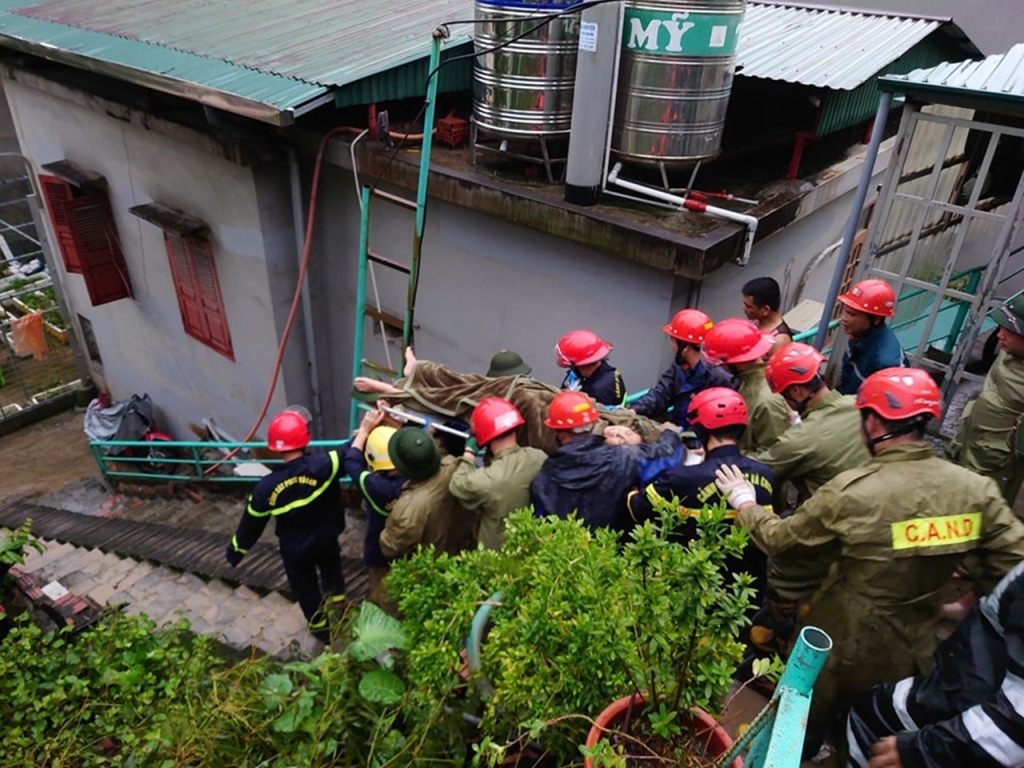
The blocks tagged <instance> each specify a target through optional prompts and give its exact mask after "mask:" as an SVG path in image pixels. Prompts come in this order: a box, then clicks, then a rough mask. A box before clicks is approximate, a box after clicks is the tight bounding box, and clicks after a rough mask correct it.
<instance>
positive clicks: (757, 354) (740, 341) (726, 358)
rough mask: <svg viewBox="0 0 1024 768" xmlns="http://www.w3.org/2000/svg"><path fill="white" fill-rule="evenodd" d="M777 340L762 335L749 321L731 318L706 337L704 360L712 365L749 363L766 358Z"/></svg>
mask: <svg viewBox="0 0 1024 768" xmlns="http://www.w3.org/2000/svg"><path fill="white" fill-rule="evenodd" d="M774 343H775V339H774V338H772V337H771V336H769V335H768V334H766V333H761V331H759V330H758V329H757V326H756V325H754V324H753V323H752V322H750V321H749V320H744V319H742V318H739V317H730V318H728V319H727V320H723V321H722V322H720V323H718V324H717V325H715V327H714V328H712V329H711V330H710V331H708V332H707V334H705V336H704V359H705V360H707V361H708V362H709V363H710V364H711V365H721V364H722V363H749V362H750V361H752V360H757V359H758V358H761V357H764V356H765V353H767V352H768V350H769V349H771V348H772V344H774Z"/></svg>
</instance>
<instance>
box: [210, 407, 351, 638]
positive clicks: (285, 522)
mask: <svg viewBox="0 0 1024 768" xmlns="http://www.w3.org/2000/svg"><path fill="white" fill-rule="evenodd" d="M309 442H310V432H309V417H308V415H306V414H304V413H300V412H297V411H296V410H286V411H282V412H281V413H279V414H277V416H275V417H274V418H273V419H272V420H271V422H270V426H269V427H268V428H267V447H268V448H269V449H270V450H271V451H273V452H275V453H277V454H279V455H280V456H281V459H282V460H283V461H284V464H282V465H281V466H279V467H277V468H275V469H274V470H273V471H272V472H271V473H270V474H269V475H265V476H264V477H262V478H260V481H259V482H258V483H256V487H255V488H253V490H252V493H251V494H250V495H249V500H248V503H247V504H246V507H245V512H244V514H243V515H242V519H241V521H240V522H239V524H238V529H237V530H236V531H235V535H234V536H232V537H231V543H230V544H228V547H227V551H226V552H225V558H226V559H227V561H228V563H230V564H231V565H232V566H236V565H238V564H239V563H240V562H241V561H242V558H243V557H245V555H246V553H247V552H248V551H249V549H250V547H252V545H253V544H255V543H256V542H257V541H258V540H259V538H260V536H261V535H262V534H263V530H264V529H265V528H266V527H267V521H269V520H270V518H272V517H273V518H274V521H275V532H276V533H277V538H278V542H279V544H280V550H281V562H282V563H283V564H284V572H285V576H286V577H287V578H288V587H289V588H290V589H291V591H292V594H294V595H295V599H296V600H297V601H298V603H299V607H300V608H301V609H302V613H303V615H304V616H305V617H306V623H307V625H308V626H309V631H310V633H311V634H312V635H313V636H314V637H315V638H316V639H317V640H320V641H321V642H322V643H324V644H327V643H329V642H330V639H331V638H330V631H329V628H328V623H327V615H326V614H325V613H324V612H323V610H322V608H323V603H324V593H326V594H327V602H328V603H329V604H331V605H335V606H337V605H340V604H343V603H344V600H345V577H344V575H343V574H342V570H341V548H340V547H339V546H338V536H339V535H341V532H342V531H344V530H345V508H344V505H343V504H342V500H341V486H340V485H339V484H338V478H339V476H340V475H341V459H340V457H339V456H338V452H337V451H328V452H327V453H323V454H315V455H307V454H306V446H308V445H309ZM321 585H322V586H323V592H321Z"/></svg>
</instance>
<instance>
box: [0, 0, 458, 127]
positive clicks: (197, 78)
mask: <svg viewBox="0 0 1024 768" xmlns="http://www.w3.org/2000/svg"><path fill="white" fill-rule="evenodd" d="M472 17H473V2H472V0H407V1H406V2H405V3H403V4H402V6H401V8H400V9H396V8H395V6H394V4H392V3H386V2H367V1H366V0H335V1H334V2H328V1H327V0H244V1H242V0H176V1H175V0H50V1H49V2H42V3H38V2H24V0H22V2H18V0H0V44H2V45H6V46H10V47H14V48H17V49H19V50H24V51H27V52H30V53H33V54H35V55H40V56H44V57H46V58H50V59H54V60H58V61H63V62H65V63H68V64H71V65H72V66H76V67H79V68H83V69H89V70H93V71H97V72H101V73H103V74H108V75H112V76H114V77H121V78H123V79H127V80H131V81H134V82H138V83H140V84H142V85H145V86H147V87H153V88H157V89H158V90H164V91H167V92H170V93H176V94H179V95H183V96H186V97H187V98H192V99H194V100H196V101H200V102H202V103H207V104H211V105H213V106H218V107H221V108H224V109H228V110H230V111H233V112H238V113H240V114H246V115H248V116H250V117H254V118H256V119H262V120H268V121H270V122H277V123H282V122H289V115H288V114H287V113H289V112H290V111H292V110H296V109H297V108H298V107H300V106H301V105H303V104H307V103H309V102H311V101H313V100H316V99H319V98H323V97H325V94H327V93H329V92H330V91H332V90H335V89H337V88H339V87H342V86H345V85H347V84H349V83H354V82H357V81H359V80H363V79H365V78H367V77H371V76H373V75H377V74H379V73H381V72H386V71H389V70H391V69H394V68H395V67H399V66H401V65H403V64H407V63H409V62H411V61H415V60H418V59H422V58H424V57H426V56H427V55H428V54H429V52H430V35H431V32H432V31H433V30H434V29H435V28H436V27H437V26H438V25H439V24H440V23H442V22H445V21H451V20H454V19H471V18H472ZM471 30H472V28H471V27H469V26H460V27H456V28H454V30H453V31H454V33H455V34H456V35H458V34H460V33H461V35H462V37H461V39H463V40H469V35H470V34H471ZM454 39H455V40H458V39H460V38H459V37H455V38H454ZM421 86H422V84H421V83H417V87H418V88H420V87H421ZM275 111H276V112H275Z"/></svg>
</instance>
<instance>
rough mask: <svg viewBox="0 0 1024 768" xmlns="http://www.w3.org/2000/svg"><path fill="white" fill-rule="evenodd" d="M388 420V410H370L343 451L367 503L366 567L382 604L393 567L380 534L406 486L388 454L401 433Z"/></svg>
mask: <svg viewBox="0 0 1024 768" xmlns="http://www.w3.org/2000/svg"><path fill="white" fill-rule="evenodd" d="M386 417H387V415H386V414H385V413H384V411H381V410H373V411H368V412H367V413H366V415H364V416H363V419H362V421H361V422H360V424H359V429H357V430H356V433H355V434H354V435H353V436H352V440H351V441H350V442H349V443H348V444H346V445H345V446H344V447H343V449H342V451H343V452H342V461H343V466H344V468H345V474H347V475H348V476H349V477H350V478H351V479H352V482H354V483H355V484H356V486H357V487H358V488H359V492H360V493H361V494H362V497H363V499H364V501H365V502H366V536H365V538H364V540H363V564H364V565H365V566H366V571H367V576H368V587H369V596H370V602H373V603H377V604H378V605H380V604H381V603H382V602H383V601H384V600H386V597H387V595H386V592H384V588H383V581H384V577H385V576H387V574H388V571H389V570H390V567H391V566H390V561H389V560H388V559H387V558H386V557H384V553H383V552H382V551H381V549H380V534H381V532H382V531H383V530H384V523H385V521H386V520H387V518H388V506H389V505H390V504H391V502H393V501H394V500H395V499H397V498H398V494H399V493H401V491H402V485H403V484H404V483H405V478H404V477H402V476H401V475H400V474H399V473H398V470H396V469H395V463H394V462H393V461H392V460H391V457H390V456H389V455H388V443H389V442H390V440H391V437H392V436H393V435H394V434H395V432H397V431H398V430H397V429H395V427H392V426H388V425H385V424H384V423H383V422H384V420H385V418H386Z"/></svg>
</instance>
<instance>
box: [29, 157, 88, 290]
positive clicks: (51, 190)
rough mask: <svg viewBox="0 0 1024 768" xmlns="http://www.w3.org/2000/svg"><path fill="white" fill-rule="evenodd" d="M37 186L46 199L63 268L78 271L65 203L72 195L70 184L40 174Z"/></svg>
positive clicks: (76, 255)
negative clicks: (62, 260)
mask: <svg viewBox="0 0 1024 768" xmlns="http://www.w3.org/2000/svg"><path fill="white" fill-rule="evenodd" d="M39 188H40V189H41V190H42V192H43V197H44V198H45V199H46V207H47V209H48V210H49V212H50V221H51V222H52V223H53V232H54V234H55V235H56V236H57V247H58V248H59V249H60V255H61V257H62V258H63V259H64V269H66V270H67V271H68V272H76V273H79V272H81V271H82V263H81V261H80V260H79V258H78V251H76V250H75V241H74V238H73V236H72V234H71V221H70V220H69V218H68V212H67V210H66V207H65V206H66V204H67V203H68V202H70V201H71V199H72V198H73V197H74V191H73V190H72V188H71V185H70V184H68V183H67V182H66V181H64V180H63V179H59V178H57V177H56V176H40V177H39Z"/></svg>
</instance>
